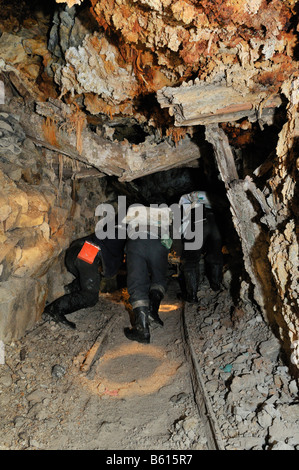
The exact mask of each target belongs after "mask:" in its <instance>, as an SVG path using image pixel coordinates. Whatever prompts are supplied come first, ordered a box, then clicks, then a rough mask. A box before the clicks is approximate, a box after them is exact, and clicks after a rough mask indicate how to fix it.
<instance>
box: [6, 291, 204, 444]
mask: <svg viewBox="0 0 299 470" xmlns="http://www.w3.org/2000/svg"><path fill="white" fill-rule="evenodd" d="M170 296H172V297H174V294H173V293H172V292H171V289H170V293H169V294H168V295H167V297H165V299H164V301H163V305H162V307H161V317H162V318H163V320H164V322H165V326H164V328H158V327H155V328H153V329H152V332H151V343H150V344H149V345H142V344H140V343H137V342H135V341H134V342H132V341H129V340H128V339H127V338H126V337H125V336H124V334H123V329H124V327H127V326H130V322H129V315H128V312H127V310H126V308H125V307H124V303H123V301H122V296H121V293H120V292H117V293H115V294H104V295H102V296H101V300H100V302H99V303H98V305H97V306H95V307H94V308H91V309H86V310H81V311H80V312H76V313H74V314H72V315H69V316H68V319H70V320H71V321H74V322H75V323H76V330H75V331H74V330H69V329H65V328H63V327H61V326H60V325H57V324H55V323H53V322H50V323H49V322H41V323H40V324H38V325H37V326H36V327H35V328H34V329H33V330H32V331H30V332H28V333H27V335H26V337H24V338H22V340H20V341H17V342H15V343H12V344H10V345H9V346H7V347H6V351H5V353H6V362H5V365H2V366H1V369H0V374H1V375H0V385H1V392H2V393H1V395H0V400H1V410H0V413H1V423H0V449H2V450H3V449H30V450H31V449H43V450H45V449H50V450H54V449H61V450H64V449H66V450H75V449H76V450H80V449H84V450H86V449H89V450H101V449H103V450H105V449H106V450H107V449H118V450H121V449H126V450H130V449H139V450H142V449H205V448H206V437H205V433H204V429H201V423H200V421H199V419H198V412H197V408H196V405H195V403H194V399H193V390H192V384H191V376H190V365H189V363H188V360H187V358H186V356H185V353H184V341H183V339H182V321H181V316H182V304H180V302H178V301H177V302H174V301H173V298H172V299H170Z"/></svg>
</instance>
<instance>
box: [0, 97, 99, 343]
mask: <svg viewBox="0 0 299 470" xmlns="http://www.w3.org/2000/svg"><path fill="white" fill-rule="evenodd" d="M4 108H5V112H4V111H3V109H4ZM14 108H15V106H11V107H9V106H5V107H2V112H0V135H1V139H0V243H1V248H0V339H1V340H2V341H11V340H13V339H17V338H19V337H21V336H22V335H24V333H25V331H26V330H27V329H28V328H30V327H32V326H33V325H34V323H35V322H36V321H37V320H39V319H40V318H41V314H42V312H43V309H44V306H45V302H46V301H51V300H53V299H54V298H56V297H57V296H59V295H61V294H63V293H64V290H63V284H64V282H66V281H67V280H71V279H72V275H70V274H69V273H67V272H66V269H65V267H64V263H63V254H64V250H65V249H66V248H67V247H68V245H69V243H70V242H71V241H72V240H74V239H75V238H78V237H80V236H83V235H86V234H88V233H91V232H92V231H93V230H94V227H95V218H94V211H95V208H96V206H97V205H98V204H99V203H101V202H103V201H104V200H105V187H106V182H105V179H99V178H86V179H85V178H84V179H72V178H71V175H72V174H73V175H74V174H75V171H78V164H77V163H74V162H72V161H71V160H70V159H68V158H67V157H62V156H61V155H60V156H59V155H57V153H54V152H51V151H49V150H45V149H41V148H38V147H36V146H35V145H34V144H33V143H32V141H31V140H30V139H28V138H26V136H25V133H24V131H23V129H22V127H21V125H20V123H19V121H18V115H16V114H14V113H13V112H11V110H12V109H14ZM66 175H68V176H66Z"/></svg>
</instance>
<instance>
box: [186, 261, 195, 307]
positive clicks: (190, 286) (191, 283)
mask: <svg viewBox="0 0 299 470" xmlns="http://www.w3.org/2000/svg"><path fill="white" fill-rule="evenodd" d="M184 279H185V285H186V299H185V300H186V301H187V302H189V303H191V304H195V303H198V298H197V290H198V272H197V270H195V269H194V270H193V271H184Z"/></svg>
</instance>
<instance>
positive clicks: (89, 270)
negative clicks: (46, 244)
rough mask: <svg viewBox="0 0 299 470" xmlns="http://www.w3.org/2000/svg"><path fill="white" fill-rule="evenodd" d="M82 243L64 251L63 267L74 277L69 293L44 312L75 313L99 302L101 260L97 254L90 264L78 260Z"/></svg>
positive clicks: (48, 306) (79, 242)
mask: <svg viewBox="0 0 299 470" xmlns="http://www.w3.org/2000/svg"><path fill="white" fill-rule="evenodd" d="M83 243H84V241H81V240H80V241H79V240H78V243H76V242H74V243H73V244H72V246H71V247H70V248H68V250H67V251H66V255H65V265H66V268H67V269H68V271H69V272H70V273H72V274H73V275H74V276H75V280H74V281H73V282H72V283H71V289H70V291H71V292H70V293H69V294H66V295H63V296H62V297H59V298H58V299H56V300H54V302H52V303H51V304H49V305H47V307H46V309H45V310H46V311H47V310H50V311H55V312H56V313H57V314H60V315H67V314H68V313H73V312H76V311H77V310H80V309H82V308H87V307H93V306H94V305H95V304H96V303H97V302H98V300H99V291H100V283H101V274H100V272H99V269H100V266H101V258H100V255H99V254H98V255H97V256H96V258H95V260H94V262H93V263H92V264H89V263H86V262H85V261H83V260H81V259H78V258H77V256H78V253H79V251H80V250H81V248H82V246H83Z"/></svg>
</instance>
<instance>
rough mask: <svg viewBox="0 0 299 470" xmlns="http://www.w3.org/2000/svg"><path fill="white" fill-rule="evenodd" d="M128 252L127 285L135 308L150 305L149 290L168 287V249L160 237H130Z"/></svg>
mask: <svg viewBox="0 0 299 470" xmlns="http://www.w3.org/2000/svg"><path fill="white" fill-rule="evenodd" d="M126 253H127V287H128V293H129V296H130V303H131V305H132V307H133V309H134V308H136V307H142V306H148V305H149V292H150V290H152V289H157V290H159V291H160V292H161V293H162V294H163V296H164V294H165V292H166V287H167V268H168V249H167V248H165V247H164V246H163V245H162V244H161V241H160V239H151V238H149V236H148V238H147V239H140V238H138V239H136V240H132V239H129V240H128V241H127V246H126Z"/></svg>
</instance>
